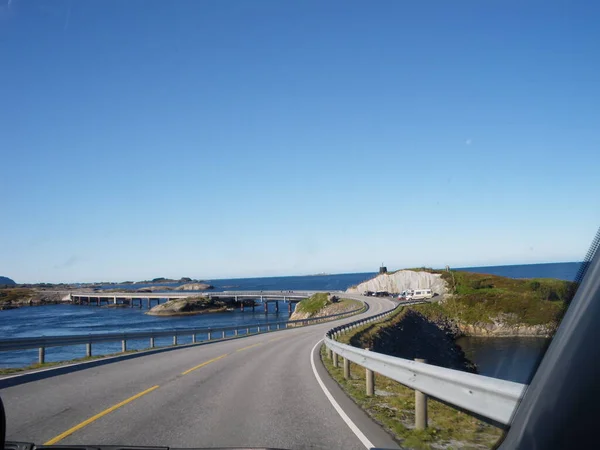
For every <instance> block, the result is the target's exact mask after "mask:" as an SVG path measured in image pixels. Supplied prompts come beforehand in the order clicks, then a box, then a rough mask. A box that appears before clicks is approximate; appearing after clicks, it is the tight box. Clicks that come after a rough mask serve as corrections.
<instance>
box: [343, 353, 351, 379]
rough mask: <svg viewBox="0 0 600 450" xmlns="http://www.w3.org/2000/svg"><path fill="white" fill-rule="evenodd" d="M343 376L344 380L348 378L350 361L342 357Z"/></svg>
mask: <svg viewBox="0 0 600 450" xmlns="http://www.w3.org/2000/svg"><path fill="white" fill-rule="evenodd" d="M344 378H345V379H346V380H349V379H350V361H349V360H348V358H344Z"/></svg>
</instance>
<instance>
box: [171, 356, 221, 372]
mask: <svg viewBox="0 0 600 450" xmlns="http://www.w3.org/2000/svg"><path fill="white" fill-rule="evenodd" d="M227 355H229V353H225V354H224V355H221V356H217V357H216V358H213V359H209V360H208V361H205V362H203V363H202V364H198V365H197V366H194V367H192V368H191V369H188V370H186V371H185V372H181V375H187V374H188V373H190V372H193V371H194V370H196V369H199V368H200V367H204V366H206V365H208V364H210V363H212V362H215V361H218V360H219V359H221V358H225V357H226V356H227Z"/></svg>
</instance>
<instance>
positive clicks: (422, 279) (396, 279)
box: [346, 270, 448, 295]
mask: <svg viewBox="0 0 600 450" xmlns="http://www.w3.org/2000/svg"><path fill="white" fill-rule="evenodd" d="M406 289H431V290H432V291H433V292H434V293H435V294H438V295H444V294H446V293H447V292H448V288H447V286H446V282H445V281H444V280H443V279H442V278H441V275H440V274H437V273H429V272H415V271H413V270H399V271H397V272H393V273H383V274H380V275H377V276H376V277H375V278H372V279H370V280H367V281H364V282H362V283H360V284H359V285H358V286H352V287H350V288H348V289H347V290H346V292H348V293H353V294H362V293H364V292H366V291H372V292H376V291H387V292H390V293H400V292H402V291H404V290H406Z"/></svg>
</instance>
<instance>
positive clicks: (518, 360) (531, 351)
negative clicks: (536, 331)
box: [456, 337, 549, 384]
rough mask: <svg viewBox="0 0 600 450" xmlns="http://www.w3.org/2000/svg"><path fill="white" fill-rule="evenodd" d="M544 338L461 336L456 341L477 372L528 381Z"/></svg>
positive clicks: (544, 346) (545, 341) (543, 343)
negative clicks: (474, 365)
mask: <svg viewBox="0 0 600 450" xmlns="http://www.w3.org/2000/svg"><path fill="white" fill-rule="evenodd" d="M548 342H549V339H547V338H536V337H503V338H487V337H462V338H460V339H458V340H457V341H456V343H457V344H458V345H460V347H461V348H462V349H463V351H464V352H465V355H466V356H467V358H469V359H470V360H471V361H473V362H474V363H475V364H477V372H478V373H479V374H480V375H486V376H488V377H494V378H501V379H503V380H509V381H516V382H517V383H524V384H528V383H529V382H530V381H531V378H532V377H533V374H534V373H535V369H536V368H537V366H538V362H539V360H540V358H541V357H542V355H543V353H544V351H545V349H546V345H547V343H548Z"/></svg>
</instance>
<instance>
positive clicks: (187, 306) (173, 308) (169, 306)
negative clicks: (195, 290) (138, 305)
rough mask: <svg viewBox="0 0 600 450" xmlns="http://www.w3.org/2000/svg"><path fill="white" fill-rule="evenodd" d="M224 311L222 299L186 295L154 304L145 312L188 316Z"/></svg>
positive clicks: (224, 305) (153, 314)
mask: <svg viewBox="0 0 600 450" xmlns="http://www.w3.org/2000/svg"><path fill="white" fill-rule="evenodd" d="M225 311H227V305H226V304H225V302H223V301H219V300H214V299H210V298H206V297H188V298H180V299H175V300H169V301H168V302H166V303H163V304H161V305H156V306H155V307H154V308H152V309H151V310H150V311H148V312H147V313H146V314H149V315H151V316H189V315H194V314H207V313H215V312H225Z"/></svg>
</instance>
